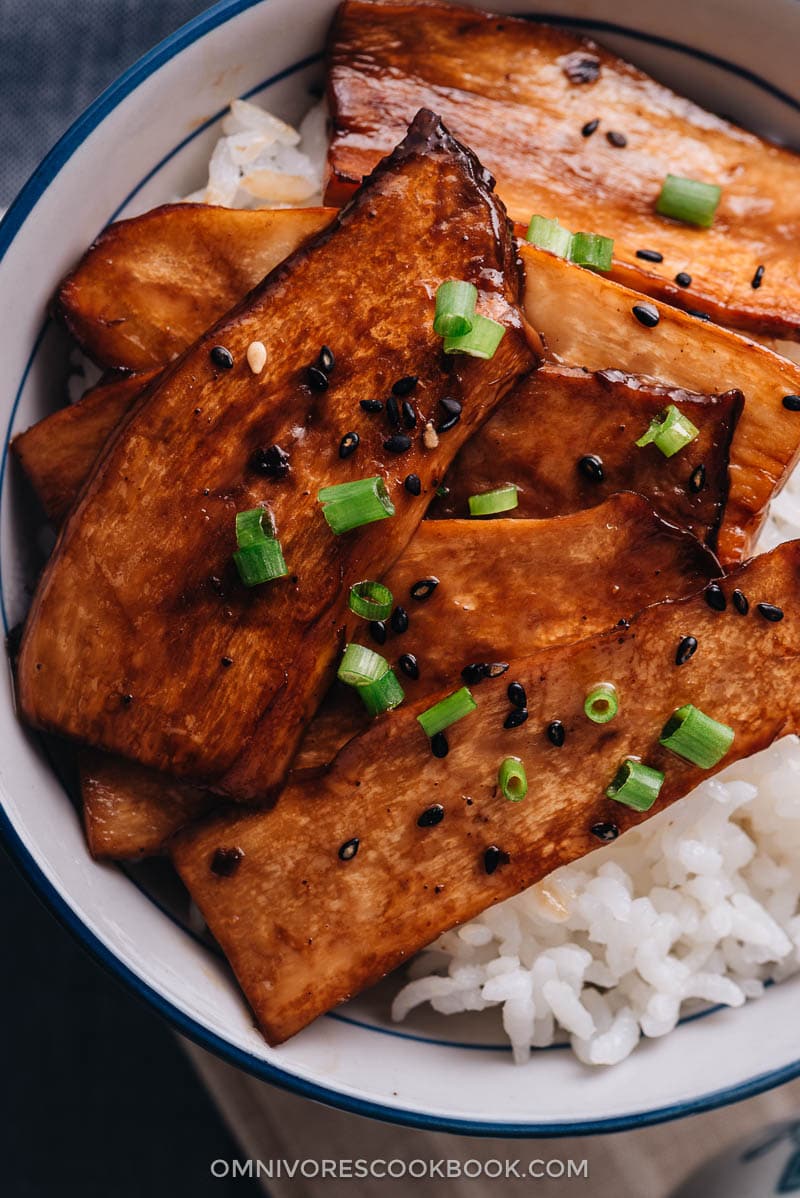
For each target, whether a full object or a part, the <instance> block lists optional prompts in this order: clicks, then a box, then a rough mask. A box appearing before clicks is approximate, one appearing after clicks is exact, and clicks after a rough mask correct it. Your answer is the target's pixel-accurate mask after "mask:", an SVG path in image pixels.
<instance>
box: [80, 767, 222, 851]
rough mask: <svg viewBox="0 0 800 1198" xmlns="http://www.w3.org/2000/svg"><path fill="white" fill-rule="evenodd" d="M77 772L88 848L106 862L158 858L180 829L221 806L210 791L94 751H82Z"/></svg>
mask: <svg viewBox="0 0 800 1198" xmlns="http://www.w3.org/2000/svg"><path fill="white" fill-rule="evenodd" d="M78 771H79V778H80V788H81V800H82V805H83V825H84V828H85V831H86V839H87V842H88V845H89V851H90V852H91V854H92V856H93V857H95V858H97V859H98V860H101V861H102V860H113V861H137V860H140V859H141V858H142V857H156V856H159V855H160V854H161V853H163V851H164V844H165V842H166V841H167V840H168V839H169V837H170V836H172V835H174V834H175V832H177V831H178V829H179V828H182V827H184V825H185V824H189V823H192V822H194V821H195V820H197V819H199V818H200V817H201V816H203V815H206V814H207V813H208V812H209V811H211V810H212V808H213V807H215V806H218V805H219V800H218V799H217V798H215V796H213V795H211V794H209V793H208V792H207V791H202V790H197V789H196V788H195V787H194V786H190V785H188V783H185V782H178V781H177V780H176V779H174V778H170V777H169V776H168V775H167V774H159V773H156V771H155V770H148V769H146V768H145V767H144V766H141V765H137V763H136V762H135V761H127V760H126V759H125V758H124V757H114V756H113V755H112V754H110V753H98V752H97V751H96V750H94V749H80V750H79V751H78Z"/></svg>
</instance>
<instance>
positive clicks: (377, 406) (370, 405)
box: [358, 399, 383, 412]
mask: <svg viewBox="0 0 800 1198" xmlns="http://www.w3.org/2000/svg"><path fill="white" fill-rule="evenodd" d="M358 406H359V407H360V408H361V411H362V412H382V411H383V400H382V399H360V400H359V401H358Z"/></svg>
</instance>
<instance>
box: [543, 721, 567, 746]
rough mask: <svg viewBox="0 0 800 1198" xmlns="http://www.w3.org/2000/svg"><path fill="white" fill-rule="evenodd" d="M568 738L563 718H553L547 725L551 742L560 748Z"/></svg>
mask: <svg viewBox="0 0 800 1198" xmlns="http://www.w3.org/2000/svg"><path fill="white" fill-rule="evenodd" d="M566 738H567V733H566V730H565V728H564V725H563V724H562V723H561V720H553V721H552V723H550V724H548V725H547V739H548V740H549V741H550V743H551V744H553V745H555V747H556V748H557V749H560V748H561V746H562V745H563V743H564V741H565V740H566Z"/></svg>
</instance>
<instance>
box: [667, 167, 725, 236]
mask: <svg viewBox="0 0 800 1198" xmlns="http://www.w3.org/2000/svg"><path fill="white" fill-rule="evenodd" d="M721 195H722V189H721V188H720V187H718V186H717V184H716V183H702V182H701V181H700V180H699V179H684V178H683V177H682V176H681V175H667V177H666V179H665V180H664V182H663V184H662V187H661V193H660V195H659V197H658V199H657V200H656V212H660V213H661V215H662V216H671V217H672V219H673V220H681V221H683V222H684V223H685V224H687V225H699V226H700V228H703V229H708V228H709V227H710V226H711V225H712V224H713V223H714V214H715V213H716V211H717V205H718V204H719V201H720V196H721Z"/></svg>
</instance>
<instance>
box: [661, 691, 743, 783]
mask: <svg viewBox="0 0 800 1198" xmlns="http://www.w3.org/2000/svg"><path fill="white" fill-rule="evenodd" d="M734 735H735V733H734V731H733V728H729V727H728V725H727V724H720V723H719V722H718V721H717V720H712V718H711V716H708V715H706V714H705V713H704V712H702V711H700V710H699V709H698V708H697V707H694V706H693V705H692V704H691V703H687V704H686V705H685V706H684V707H679V708H678V709H677V711H674V712H673V713H672V715H671V716H670V718H669V719H668V720H667V722H666V724H665V725H664V728H663V730H662V732H661V736H660V737H659V742H658V743H659V744H661V745H663V746H664V748H665V749H671V750H672V752H673V753H677V755H678V756H679V757H683V758H684V759H685V760H686V761H691V763H692V765H699V766H700V768H701V769H704V770H710V769H711V767H712V766H715V765H717V764H718V763H719V762H720V761H722V758H723V757H724V756H725V754H726V753H727V752H728V749H729V748H730V747H731V745H732V744H733V738H734Z"/></svg>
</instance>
